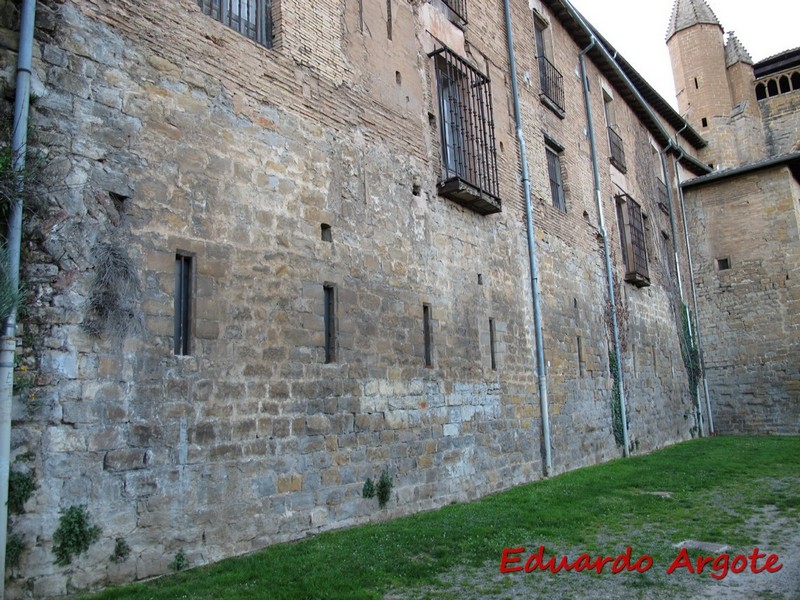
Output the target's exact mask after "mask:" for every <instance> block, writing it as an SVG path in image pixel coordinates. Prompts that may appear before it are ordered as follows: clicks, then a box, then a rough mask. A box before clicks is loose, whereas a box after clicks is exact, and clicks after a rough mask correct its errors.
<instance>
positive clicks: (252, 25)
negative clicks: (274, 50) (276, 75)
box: [197, 0, 272, 48]
mask: <svg viewBox="0 0 800 600" xmlns="http://www.w3.org/2000/svg"><path fill="white" fill-rule="evenodd" d="M197 5H198V6H199V7H200V9H201V10H202V11H203V14H206V15H208V16H209V17H212V18H214V19H216V20H217V21H219V22H220V23H222V24H224V25H227V26H228V27H230V28H231V29H233V30H234V31H238V32H239V33H241V34H242V35H245V36H247V37H249V38H250V39H251V40H253V41H254V42H257V43H259V44H261V45H262V46H266V47H267V48H269V47H271V46H272V0H197Z"/></svg>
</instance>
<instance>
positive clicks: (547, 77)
mask: <svg viewBox="0 0 800 600" xmlns="http://www.w3.org/2000/svg"><path fill="white" fill-rule="evenodd" d="M539 83H540V85H541V86H542V94H544V96H545V98H547V99H548V100H550V102H552V103H553V104H554V105H555V106H556V108H558V110H560V111H561V112H562V113H563V112H564V76H563V75H562V74H561V72H560V71H559V70H558V69H556V68H555V66H554V65H553V63H551V62H550V61H549V60H547V57H545V56H540V57H539Z"/></svg>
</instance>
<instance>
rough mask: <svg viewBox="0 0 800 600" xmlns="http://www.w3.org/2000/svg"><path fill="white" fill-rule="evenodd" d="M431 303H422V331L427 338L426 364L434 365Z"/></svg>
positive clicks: (427, 365)
mask: <svg viewBox="0 0 800 600" xmlns="http://www.w3.org/2000/svg"><path fill="white" fill-rule="evenodd" d="M431 329H432V323H431V305H430V304H423V305H422V332H423V336H424V339H425V366H426V367H432V366H433V333H432V331H431Z"/></svg>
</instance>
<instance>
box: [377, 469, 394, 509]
mask: <svg viewBox="0 0 800 600" xmlns="http://www.w3.org/2000/svg"><path fill="white" fill-rule="evenodd" d="M377 493H378V505H379V506H380V507H381V508H383V507H384V506H386V503H387V502H389V498H390V497H391V495H392V476H391V475H389V471H384V472H383V473H381V478H380V479H379V480H378V488H377Z"/></svg>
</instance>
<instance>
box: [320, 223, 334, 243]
mask: <svg viewBox="0 0 800 600" xmlns="http://www.w3.org/2000/svg"><path fill="white" fill-rule="evenodd" d="M319 229H320V236H321V238H322V241H323V242H332V241H333V230H332V228H331V226H330V225H328V224H327V223H323V224H322V225H320V227H319Z"/></svg>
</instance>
